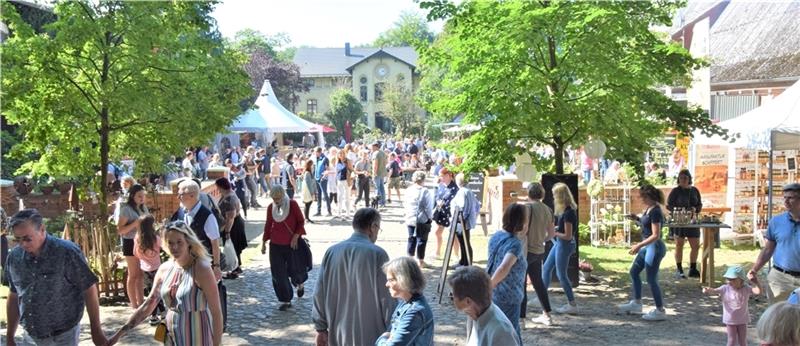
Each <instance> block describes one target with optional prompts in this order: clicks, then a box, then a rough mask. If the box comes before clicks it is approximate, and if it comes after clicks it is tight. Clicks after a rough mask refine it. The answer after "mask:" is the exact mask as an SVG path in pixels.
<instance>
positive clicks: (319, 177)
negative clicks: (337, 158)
mask: <svg viewBox="0 0 800 346" xmlns="http://www.w3.org/2000/svg"><path fill="white" fill-rule="evenodd" d="M314 153H315V155H316V156H317V162H316V165H315V166H314V180H316V181H317V213H316V214H314V216H321V215H322V203H323V201H324V202H325V205H326V206H327V207H328V216H330V215H331V200H330V199H329V198H328V176H327V175H325V172H326V171H327V170H328V165H329V164H330V161H328V158H327V157H325V154H323V153H322V147H317V148H316V149H315V150H314Z"/></svg>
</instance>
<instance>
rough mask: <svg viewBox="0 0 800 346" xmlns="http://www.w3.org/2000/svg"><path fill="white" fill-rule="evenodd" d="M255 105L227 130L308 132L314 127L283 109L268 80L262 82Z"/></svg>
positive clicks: (312, 124)
mask: <svg viewBox="0 0 800 346" xmlns="http://www.w3.org/2000/svg"><path fill="white" fill-rule="evenodd" d="M255 105H256V108H253V109H249V110H247V112H245V113H244V114H242V115H240V116H239V117H238V118H237V119H236V122H234V123H233V125H231V126H230V127H229V128H228V129H229V130H231V131H233V132H258V131H266V132H272V133H285V132H310V131H312V127H314V126H315V125H316V124H314V123H312V122H309V121H306V120H303V119H301V118H300V117H298V116H297V115H295V114H294V113H292V112H290V111H289V110H288V109H286V108H285V107H283V105H281V103H280V102H279V101H278V98H277V97H275V92H274V91H272V85H270V83H269V81H268V80H267V81H264V85H263V86H262V87H261V93H259V95H258V98H257V99H256V103H255Z"/></svg>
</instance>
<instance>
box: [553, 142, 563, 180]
mask: <svg viewBox="0 0 800 346" xmlns="http://www.w3.org/2000/svg"><path fill="white" fill-rule="evenodd" d="M556 143H558V144H556V145H554V146H553V155H555V159H556V174H564V145H563V144H561V143H559V142H556Z"/></svg>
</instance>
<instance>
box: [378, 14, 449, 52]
mask: <svg viewBox="0 0 800 346" xmlns="http://www.w3.org/2000/svg"><path fill="white" fill-rule="evenodd" d="M435 37H436V35H434V33H433V31H431V29H430V27H429V26H428V22H427V21H426V20H425V18H424V17H423V16H422V15H420V14H418V13H416V12H409V11H406V12H403V13H401V14H400V19H398V20H397V21H396V22H395V23H394V26H393V27H392V28H391V29H389V30H386V31H384V32H382V33H381V34H380V35H378V38H377V39H375V42H373V46H375V47H412V46H413V47H417V46H427V45H430V43H431V42H433V39H434V38H435Z"/></svg>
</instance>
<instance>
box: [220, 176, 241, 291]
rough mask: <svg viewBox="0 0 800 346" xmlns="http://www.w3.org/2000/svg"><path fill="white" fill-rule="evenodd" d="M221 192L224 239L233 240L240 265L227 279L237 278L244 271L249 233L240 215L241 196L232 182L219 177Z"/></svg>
mask: <svg viewBox="0 0 800 346" xmlns="http://www.w3.org/2000/svg"><path fill="white" fill-rule="evenodd" d="M214 183H215V184H216V185H217V189H218V190H219V192H220V198H219V203H218V205H219V211H220V213H221V214H222V217H223V218H224V221H223V223H222V235H223V239H224V241H232V242H233V249H234V250H236V259H237V260H238V263H239V266H238V267H236V269H234V270H233V271H231V272H230V273H228V275H226V276H225V278H226V279H236V278H237V277H238V275H239V274H241V273H242V251H244V249H246V248H247V235H246V234H245V231H244V219H242V217H241V216H240V215H239V208H240V202H239V198H238V197H236V194H235V193H234V192H233V189H232V186H231V182H230V181H229V180H228V179H225V178H219V179H217V180H216V181H215V182H214Z"/></svg>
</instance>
